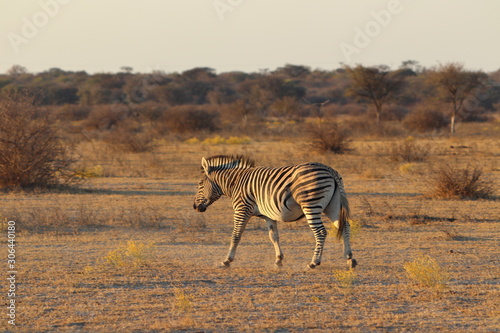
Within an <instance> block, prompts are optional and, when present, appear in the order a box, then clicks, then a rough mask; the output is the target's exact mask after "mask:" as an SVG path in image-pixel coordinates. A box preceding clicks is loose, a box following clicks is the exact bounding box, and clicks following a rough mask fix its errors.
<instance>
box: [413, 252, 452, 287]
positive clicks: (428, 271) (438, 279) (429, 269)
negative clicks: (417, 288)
mask: <svg viewBox="0 0 500 333" xmlns="http://www.w3.org/2000/svg"><path fill="white" fill-rule="evenodd" d="M404 269H405V270H406V273H407V274H408V276H409V277H410V279H412V280H413V281H415V282H416V283H418V284H421V285H423V286H426V287H431V288H438V289H440V288H444V287H445V286H446V284H447V283H448V281H449V279H450V277H449V274H448V273H447V272H446V271H445V270H444V269H442V268H441V267H440V266H439V264H438V263H437V262H436V260H434V259H433V258H431V257H430V256H427V255H424V256H421V257H419V258H417V259H415V260H414V261H412V262H408V263H406V264H405V265H404Z"/></svg>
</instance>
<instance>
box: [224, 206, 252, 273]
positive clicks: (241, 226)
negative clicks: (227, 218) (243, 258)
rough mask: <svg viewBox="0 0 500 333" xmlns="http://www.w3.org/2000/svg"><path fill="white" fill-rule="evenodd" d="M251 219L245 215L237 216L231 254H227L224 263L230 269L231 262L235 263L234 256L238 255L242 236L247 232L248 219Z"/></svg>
mask: <svg viewBox="0 0 500 333" xmlns="http://www.w3.org/2000/svg"><path fill="white" fill-rule="evenodd" d="M249 218H250V217H249V216H247V215H246V214H245V215H240V214H238V215H236V214H235V218H234V226H233V233H232V235H231V245H230V246H229V252H228V254H227V257H226V260H224V261H223V262H222V264H223V265H224V266H225V267H229V265H230V264H231V262H233V261H234V256H235V255H236V248H237V247H238V244H239V242H240V240H241V235H242V234H243V231H245V227H246V225H247V222H248V219H249Z"/></svg>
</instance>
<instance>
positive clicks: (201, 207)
mask: <svg viewBox="0 0 500 333" xmlns="http://www.w3.org/2000/svg"><path fill="white" fill-rule="evenodd" d="M193 208H194V209H195V210H197V211H199V212H200V213H203V212H204V211H206V210H207V205H204V204H199V205H197V204H196V203H194V204H193Z"/></svg>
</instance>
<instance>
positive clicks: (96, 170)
mask: <svg viewBox="0 0 500 333" xmlns="http://www.w3.org/2000/svg"><path fill="white" fill-rule="evenodd" d="M103 174H104V173H103V168H102V166H101V165H96V166H94V167H86V168H84V169H80V170H76V172H75V176H76V177H77V178H83V179H88V178H99V177H102V176H103Z"/></svg>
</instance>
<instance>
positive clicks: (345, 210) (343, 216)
mask: <svg viewBox="0 0 500 333" xmlns="http://www.w3.org/2000/svg"><path fill="white" fill-rule="evenodd" d="M332 171H333V178H335V183H337V188H336V189H335V191H339V194H340V212H339V219H338V221H339V225H338V229H337V238H338V239H340V238H342V234H343V233H344V229H345V226H346V225H347V224H349V217H350V214H351V210H350V208H349V201H348V200H347V195H346V193H345V191H344V182H343V181H342V177H340V175H339V174H338V172H336V171H335V170H333V169H332Z"/></svg>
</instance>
